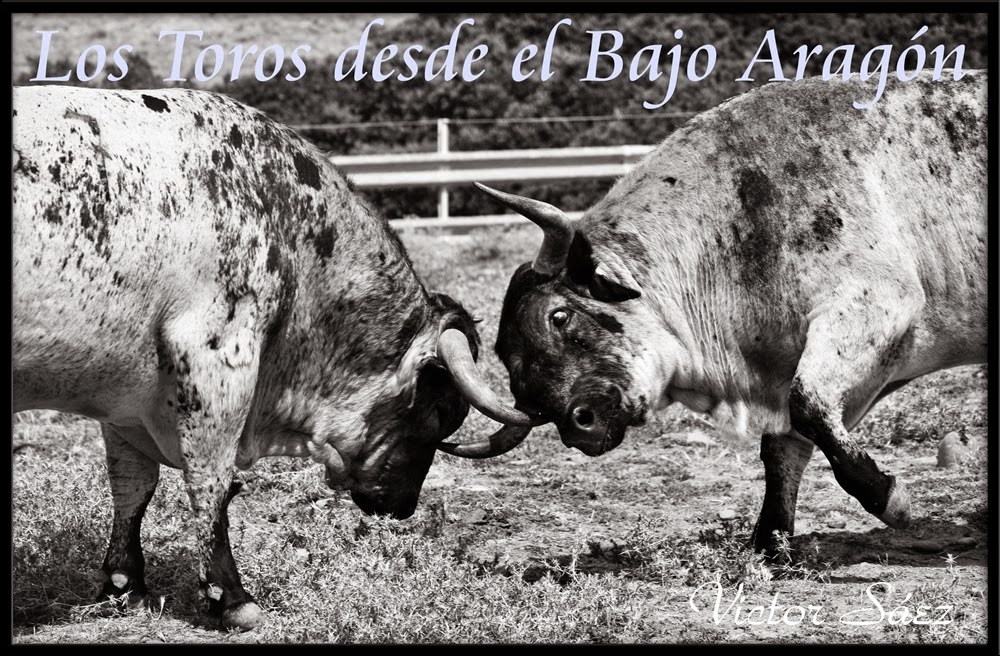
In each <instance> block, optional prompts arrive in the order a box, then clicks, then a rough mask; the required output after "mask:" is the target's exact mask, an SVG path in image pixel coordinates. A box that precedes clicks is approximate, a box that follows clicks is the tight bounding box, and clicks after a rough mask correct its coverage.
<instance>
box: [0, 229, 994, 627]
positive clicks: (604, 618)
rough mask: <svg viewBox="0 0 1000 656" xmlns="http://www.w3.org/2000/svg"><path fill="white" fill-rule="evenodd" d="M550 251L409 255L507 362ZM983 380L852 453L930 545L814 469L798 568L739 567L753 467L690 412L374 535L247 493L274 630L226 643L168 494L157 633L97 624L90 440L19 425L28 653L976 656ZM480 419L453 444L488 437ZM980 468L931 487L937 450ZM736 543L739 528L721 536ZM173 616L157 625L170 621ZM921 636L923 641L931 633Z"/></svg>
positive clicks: (553, 444) (931, 383)
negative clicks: (423, 650)
mask: <svg viewBox="0 0 1000 656" xmlns="http://www.w3.org/2000/svg"><path fill="white" fill-rule="evenodd" d="M538 237H539V234H538V233H537V232H536V229H534V228H533V227H530V226H529V227H526V228H513V229H507V230H489V231H476V232H474V233H472V234H470V235H466V236H450V237H441V236H430V235H424V234H419V233H409V234H406V235H404V241H405V243H406V244H407V246H408V248H409V250H410V253H411V255H412V257H413V259H414V261H415V264H416V266H417V269H418V271H419V272H420V274H421V276H422V277H423V278H424V280H425V282H426V283H427V286H428V287H429V288H431V289H437V290H442V291H446V292H448V293H450V294H451V295H453V296H454V297H455V298H456V299H458V300H459V301H460V302H462V303H463V304H464V305H465V306H466V307H467V308H468V309H470V311H472V312H473V314H474V315H475V316H477V317H479V318H482V320H483V321H482V323H480V324H479V328H480V333H481V335H482V336H483V341H484V344H485V345H486V347H487V348H485V349H484V351H487V352H486V353H485V355H484V359H483V362H484V363H485V367H486V368H487V372H488V377H489V379H490V381H491V383H492V384H493V385H494V387H495V388H498V389H506V374H505V372H504V370H503V367H502V365H500V363H499V362H498V361H497V359H496V357H495V356H494V355H493V354H492V351H491V347H492V344H493V342H494V339H495V331H496V326H497V320H498V314H499V309H500V303H501V299H502V296H503V292H504V290H505V287H506V281H507V279H508V277H509V275H510V273H511V272H512V271H513V269H514V267H515V266H516V265H517V264H518V263H520V262H523V261H527V260H528V259H530V257H531V254H532V251H533V249H534V248H535V246H536V244H537V239H538ZM987 383H988V377H987V369H986V367H985V366H971V367H963V368H957V369H953V370H949V371H945V372H940V373H938V374H935V375H933V376H929V377H926V378H924V379H921V380H918V381H915V382H914V383H912V384H911V385H909V386H907V387H905V388H903V389H902V390H900V391H899V392H896V393H895V394H893V395H891V396H890V397H888V398H887V399H886V400H885V401H883V402H882V403H881V404H880V405H879V406H878V407H877V408H876V409H875V410H874V411H873V412H872V413H871V414H870V415H869V417H867V418H866V419H865V421H864V422H863V424H862V425H861V426H860V427H859V428H858V429H857V434H858V435H859V436H860V437H861V439H863V440H864V443H865V444H866V446H867V447H868V448H869V450H870V453H871V454H872V456H873V457H874V458H875V460H876V461H877V462H878V463H879V464H880V466H881V467H882V468H883V469H887V470H889V471H891V472H892V473H894V474H896V475H897V476H899V477H901V478H902V479H903V480H904V481H905V482H906V484H907V485H908V486H909V489H910V493H911V496H912V501H913V510H914V522H913V528H912V529H910V530H907V531H897V530H893V529H890V528H888V527H886V526H884V525H882V524H881V523H880V522H879V521H878V520H877V519H875V518H873V517H871V516H870V515H868V514H867V513H866V512H865V511H864V510H863V509H862V508H861V506H860V504H858V503H857V502H856V501H855V500H854V499H853V498H852V497H850V496H848V495H847V494H846V493H845V492H843V491H842V490H841V488H840V487H839V486H838V484H837V483H836V481H835V480H834V478H833V475H832V472H831V470H830V468H829V466H828V465H827V463H826V461H825V459H824V458H823V456H822V455H821V454H819V453H818V452H817V455H816V456H815V457H814V459H813V461H812V463H811V465H810V467H809V468H808V469H807V471H806V474H805V478H804V481H803V484H802V488H801V491H800V495H799V506H798V515H797V535H796V536H795V537H794V538H792V540H791V543H790V545H789V558H788V559H786V560H784V561H783V562H782V564H781V565H779V566H777V567H773V568H770V569H768V568H766V567H764V566H763V564H762V563H761V562H760V560H759V559H758V558H757V557H755V556H753V554H751V553H750V552H749V551H748V550H746V549H745V545H746V541H747V539H748V537H749V533H750V530H751V529H752V526H753V523H754V521H755V519H756V514H757V512H758V511H759V509H760V505H761V500H762V497H763V492H764V481H763V466H762V464H761V463H760V460H759V458H758V449H759V444H758V443H757V442H754V441H748V442H738V443H734V442H731V441H726V439H724V438H723V437H721V436H720V435H718V434H716V433H715V432H714V430H713V428H712V427H711V426H710V425H709V424H708V423H707V422H706V421H705V420H704V419H702V418H701V417H699V416H696V415H694V414H691V413H689V412H687V411H685V410H683V409H671V410H669V411H668V412H667V413H665V415H664V416H663V417H661V418H659V419H657V420H656V421H653V422H651V423H650V424H649V425H647V426H645V427H642V428H640V429H632V430H631V431H630V432H629V434H628V435H627V436H626V439H625V441H624V442H623V443H622V445H621V446H620V447H618V448H617V449H615V450H614V451H612V452H610V453H608V454H605V455H603V456H600V457H597V458H588V457H586V456H584V455H583V454H581V453H580V452H578V451H575V450H570V449H567V448H565V447H564V446H563V445H562V444H561V443H560V442H559V440H558V435H557V434H556V432H555V431H554V430H553V429H552V428H551V427H545V428H542V429H539V430H536V431H535V432H534V433H533V434H532V435H531V436H530V437H529V439H528V441H527V442H526V443H525V444H524V445H522V446H521V447H519V448H518V449H515V450H514V451H512V452H511V453H510V454H508V455H506V456H503V457H500V458H497V459H494V460H490V461H485V462H472V461H464V460H459V459H455V458H452V457H450V456H445V455H443V454H442V455H439V456H438V458H437V459H436V460H435V463H434V465H433V466H432V468H431V471H430V473H429V475H428V478H427V480H426V482H425V484H424V489H423V493H422V496H421V503H420V508H419V509H418V511H417V514H416V515H415V516H414V517H413V518H411V519H409V520H406V521H401V522H397V521H393V520H384V519H373V518H366V517H364V516H363V515H362V513H361V512H360V511H359V510H358V509H357V508H356V507H354V506H353V504H351V502H350V500H349V498H347V497H345V496H343V495H341V494H339V493H334V492H332V491H330V490H328V489H326V488H325V487H324V485H323V483H322V473H321V471H320V467H319V466H318V465H312V464H310V463H308V462H302V461H293V460H291V459H277V460H272V461H267V462H262V463H260V464H258V466H257V467H255V469H254V470H252V471H250V472H246V473H244V474H242V475H241V476H242V478H243V480H245V481H246V487H245V491H244V493H243V494H241V495H240V496H239V497H237V500H236V501H234V503H233V506H232V510H231V521H232V528H231V531H230V534H231V536H232V542H233V545H234V553H235V554H236V557H237V560H238V561H239V563H240V567H241V571H242V573H243V577H244V584H245V586H246V587H247V589H248V590H250V591H251V592H252V593H253V594H254V595H255V596H256V598H257V600H258V601H259V602H260V603H261V605H262V607H264V608H265V609H266V610H267V611H268V612H269V620H268V623H267V624H266V625H265V626H264V627H262V628H261V629H259V630H257V631H254V632H250V633H245V634H238V633H224V632H221V631H219V630H218V629H216V628H214V627H213V626H212V625H211V624H210V622H208V621H207V620H205V619H204V618H203V617H202V616H200V615H199V614H198V608H199V603H198V599H197V597H196V594H195V592H196V579H195V568H196V565H195V561H194V551H193V548H194V545H193V544H192V543H193V538H192V536H191V532H190V528H189V526H188V525H187V522H188V519H189V513H188V511H187V508H186V505H187V500H186V495H185V493H184V491H183V488H182V487H181V485H180V475H179V473H178V472H176V471H172V470H171V471H166V470H165V471H164V472H163V474H162V475H161V484H160V489H159V490H158V492H157V495H156V497H155V498H154V501H153V503H152V504H151V506H150V509H149V512H148V514H147V521H146V523H145V524H144V527H143V539H144V545H145V550H146V554H147V577H148V582H149V584H150V588H151V590H152V591H153V595H152V599H153V602H154V603H153V605H154V607H153V609H152V610H132V611H129V612H125V613H122V614H120V615H115V616H111V617H104V616H102V614H101V612H100V611H99V609H98V608H97V607H96V606H94V605H93V603H92V602H93V599H94V595H95V594H96V592H97V585H96V583H95V579H94V577H95V575H97V574H98V572H99V570H98V568H99V566H100V563H101V560H102V558H103V554H104V549H105V547H106V540H107V536H108V534H109V529H110V519H111V504H110V497H109V493H108V486H107V481H106V474H105V468H104V453H103V445H102V444H101V440H100V433H99V429H98V427H97V425H96V424H94V423H93V422H89V421H84V420H80V419H75V418H69V417H65V416H62V415H57V414H54V413H41V412H38V413H25V414H22V415H20V416H17V417H15V420H14V437H13V441H14V445H15V452H14V456H13V467H12V470H13V526H12V531H13V539H12V541H13V572H12V576H13V580H12V587H13V627H12V633H13V640H14V641H15V642H18V643H28V642H89V641H101V642H205V641H210V642H215V641H220V642H240V643H242V642H663V643H677V642H727V643H728V642H741V643H742V642H778V641H781V642H807V643H817V642H822V643H830V642H834V643H855V642H917V643H920V642H962V643H982V642H985V641H986V635H987V633H986V632H987V620H986V603H987V602H986V588H987V465H986V463H987V458H986V455H987V448H986V434H987V419H986V409H987V402H986V394H987ZM491 428H492V424H491V422H490V421H489V420H487V419H484V418H483V417H481V416H478V415H476V414H475V413H474V412H473V413H470V417H469V419H468V420H467V421H466V423H465V425H464V426H463V427H462V429H461V430H460V432H459V433H458V434H457V435H456V436H455V437H453V438H452V439H460V440H469V439H472V438H473V437H475V436H478V435H481V434H482V433H484V432H486V431H488V430H490V429H491ZM953 431H954V432H956V433H958V435H959V439H960V441H961V442H962V453H963V456H962V460H961V464H960V465H959V466H957V467H954V468H940V467H937V466H936V455H937V449H938V442H939V441H940V439H941V438H942V437H943V436H944V435H945V434H947V433H949V432H953ZM723 517H724V518H728V519H722V518H723ZM161 601H162V604H161ZM915 620H916V621H915Z"/></svg>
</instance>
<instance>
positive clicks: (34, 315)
mask: <svg viewBox="0 0 1000 656" xmlns="http://www.w3.org/2000/svg"><path fill="white" fill-rule="evenodd" d="M13 114H14V115H13V171H14V175H13V198H14V223H13V256H14V267H13V397H14V398H13V409H14V411H15V412H16V411H20V410H28V409H36V408H48V409H54V410H61V411H64V412H72V413H78V414H81V415H85V416H87V417H91V418H93V419H96V420H97V421H99V422H101V425H102V431H103V435H104V441H105V445H106V448H107V466H108V473H109V477H110V481H111V491H112V495H113V498H114V521H113V525H112V532H111V539H110V543H109V547H108V552H107V556H106V558H105V560H104V566H103V570H104V575H105V583H104V586H103V589H102V590H101V594H100V597H101V598H102V599H106V598H107V597H108V596H109V595H114V596H120V595H123V594H126V593H128V594H129V595H130V599H131V600H133V601H138V600H139V599H141V598H142V597H143V596H144V595H145V594H146V585H145V582H144V559H143V553H142V548H141V546H140V544H139V535H140V528H139V527H140V523H141V521H142V517H143V514H144V512H145V508H146V505H147V503H148V502H149V500H150V498H151V496H152V495H153V492H154V490H155V488H156V484H157V478H158V475H159V468H160V465H167V466H169V467H177V468H180V469H181V470H183V473H184V480H185V483H186V487H187V491H188V493H189V495H190V500H191V507H192V509H193V512H194V514H195V526H196V534H197V535H196V537H197V540H198V545H199V549H200V560H201V570H200V582H201V586H202V590H203V592H204V594H205V595H206V596H207V598H208V599H209V605H210V610H211V611H213V612H215V613H218V614H221V616H222V620H223V622H224V624H225V625H227V626H235V627H241V628H250V627H253V626H255V625H256V624H258V623H259V622H260V620H261V618H262V614H261V611H260V608H259V607H258V606H257V605H256V604H255V603H254V602H253V599H252V598H251V597H250V595H249V594H248V593H247V592H246V591H245V590H244V589H243V586H242V585H241V584H240V575H239V572H238V570H237V568H236V563H235V562H234V560H233V555H232V552H231V551H230V546H229V537H228V518H227V506H228V504H229V501H230V499H231V498H232V495H233V494H235V492H236V490H237V489H238V487H237V486H235V485H233V486H231V483H232V469H233V466H234V465H236V466H238V467H240V468H243V469H245V468H248V467H250V466H251V465H253V463H254V462H255V461H256V460H257V459H258V458H261V457H262V456H275V455H292V456H299V457H308V458H312V459H313V460H315V461H316V462H319V463H321V464H323V465H324V466H325V468H326V475H327V479H328V481H329V483H330V485H331V486H337V487H342V488H346V489H348V490H350V491H351V495H352V497H353V499H354V501H355V502H356V503H357V505H358V506H359V507H360V508H361V509H362V510H364V511H365V512H369V513H371V512H374V513H387V514H391V515H394V516H396V517H407V516H409V515H410V514H411V513H412V512H413V510H414V507H415V506H416V503H417V497H418V494H419V492H420V488H421V485H422V483H423V480H424V476H425V475H426V473H427V470H428V468H429V467H430V465H431V461H432V459H433V457H434V453H435V450H436V448H437V446H438V444H439V443H440V442H441V440H442V439H443V438H445V437H447V436H448V435H450V434H451V433H453V432H454V431H455V430H456V429H457V428H458V426H459V425H460V424H461V423H462V421H463V419H464V418H465V416H466V413H467V412H468V408H469V406H468V401H471V402H472V403H473V404H474V405H476V406H477V407H479V408H480V409H481V410H482V411H483V412H484V413H485V414H487V415H489V416H490V417H493V418H495V419H498V420H500V421H502V422H504V423H506V424H508V425H509V426H508V427H505V428H503V429H501V430H500V431H499V433H498V435H497V436H496V438H495V439H496V440H499V441H510V440H511V438H517V437H518V436H520V435H521V434H526V433H527V431H528V430H530V429H529V428H523V427H518V426H516V425H517V424H520V425H521V426H525V425H527V424H529V423H530V419H529V418H528V417H527V416H525V415H524V414H522V413H519V412H517V411H515V410H514V409H512V408H509V407H507V406H505V405H503V404H502V403H501V402H500V401H499V400H498V399H497V397H496V396H495V395H493V394H492V393H491V392H490V391H489V390H488V389H487V388H486V387H485V386H484V385H483V383H482V380H481V379H480V378H479V377H478V373H477V371H476V369H475V362H474V360H475V358H476V356H477V353H478V345H479V342H478V339H479V338H478V335H477V334H476V330H475V328H474V325H473V322H472V320H471V318H470V316H469V314H468V313H467V312H466V311H465V310H464V309H463V308H462V307H461V306H460V305H459V304H458V303H456V302H455V301H453V300H452V299H450V298H449V297H447V296H445V295H443V294H430V293H428V292H427V291H425V289H424V287H423V286H422V285H421V283H420V281H419V280H418V279H417V276H416V275H415V273H414V271H413V268H412V266H411V264H410V261H409V259H408V258H407V256H406V253H405V251H404V249H403V247H402V245H401V243H400V242H399V240H398V239H397V237H396V236H395V233H394V232H393V231H392V230H391V229H390V228H389V227H388V225H387V224H386V222H385V221H384V220H382V219H380V218H377V217H375V216H373V214H372V213H371V212H370V211H369V210H368V209H367V207H366V206H365V205H364V204H363V202H361V201H360V200H359V198H358V197H357V196H356V195H355V194H354V193H352V191H351V190H350V189H349V187H348V184H347V182H346V181H345V180H344V178H343V177H342V176H341V175H340V174H339V173H338V172H337V170H336V169H335V168H334V166H333V165H332V164H330V163H329V161H328V160H327V159H326V158H325V157H324V156H323V155H322V154H321V153H320V152H318V151H317V150H316V149H315V148H314V147H313V146H311V145H310V144H308V143H307V142H306V141H304V140H302V139H301V138H299V137H298V136H297V135H296V134H294V133H293V132H292V131H290V130H288V129H286V128H284V127H282V126H280V125H278V124H276V123H274V122H272V121H271V120H269V119H267V118H266V117H265V116H263V115H262V114H260V113H259V112H257V111H255V110H252V109H250V108H247V107H245V106H243V105H240V104H239V103H236V102H234V101H232V100H229V99H227V98H226V97H225V96H222V95H215V94H210V93H205V92H195V91H187V90H161V91H148V92H144V93H143V92H108V91H99V90H92V89H72V88H65V87H33V88H19V89H15V91H14V103H13Z"/></svg>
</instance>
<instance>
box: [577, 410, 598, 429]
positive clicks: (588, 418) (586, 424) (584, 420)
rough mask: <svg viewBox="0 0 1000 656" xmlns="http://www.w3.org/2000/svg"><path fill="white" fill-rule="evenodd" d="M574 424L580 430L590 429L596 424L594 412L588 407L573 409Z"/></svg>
mask: <svg viewBox="0 0 1000 656" xmlns="http://www.w3.org/2000/svg"><path fill="white" fill-rule="evenodd" d="M573 423H575V424H576V425H577V426H579V427H580V428H590V426H591V425H592V424H593V423H594V413H593V411H591V409H590V408H587V407H578V408H573Z"/></svg>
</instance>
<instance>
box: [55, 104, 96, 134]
mask: <svg viewBox="0 0 1000 656" xmlns="http://www.w3.org/2000/svg"><path fill="white" fill-rule="evenodd" d="M63 118H74V119H76V120H78V121H83V122H84V123H86V124H87V127H89V128H90V131H91V132H93V133H94V136H96V137H99V136H101V128H100V127H98V125H97V119H96V118H94V117H93V116H88V115H87V114H81V113H79V112H75V111H73V110H72V109H67V110H66V113H65V114H63Z"/></svg>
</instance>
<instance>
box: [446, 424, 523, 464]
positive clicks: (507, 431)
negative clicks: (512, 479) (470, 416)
mask: <svg viewBox="0 0 1000 656" xmlns="http://www.w3.org/2000/svg"><path fill="white" fill-rule="evenodd" d="M530 432H531V426H504V427H503V428H501V429H500V430H498V431H497V432H495V433H493V434H492V435H490V437H489V439H487V440H483V441H482V442H469V443H468V444H457V443H455V442H441V443H440V444H438V446H437V448H439V449H440V450H442V451H444V452H445V453H450V454H451V455H453V456H458V457H460V458H473V459H477V460H478V459H482V458H493V457H495V456H502V455H503V454H505V453H507V452H508V451H510V450H511V449H513V448H514V447H516V446H517V445H518V444H520V443H521V442H523V441H524V438H526V437H527V436H528V433H530Z"/></svg>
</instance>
